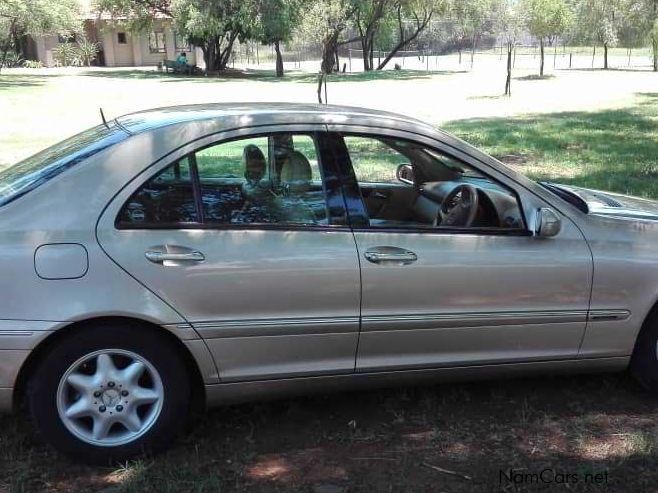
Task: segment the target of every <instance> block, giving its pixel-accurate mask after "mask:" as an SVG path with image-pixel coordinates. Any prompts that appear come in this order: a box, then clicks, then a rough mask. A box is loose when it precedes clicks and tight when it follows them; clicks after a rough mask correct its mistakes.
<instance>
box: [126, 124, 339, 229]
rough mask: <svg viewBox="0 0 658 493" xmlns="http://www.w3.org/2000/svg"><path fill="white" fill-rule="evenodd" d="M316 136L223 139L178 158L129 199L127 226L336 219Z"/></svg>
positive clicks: (319, 222) (314, 222) (300, 222)
mask: <svg viewBox="0 0 658 493" xmlns="http://www.w3.org/2000/svg"><path fill="white" fill-rule="evenodd" d="M316 149H317V147H316V142H315V138H314V136H312V135H307V134H294V135H293V134H287V133H280V134H274V135H269V136H263V137H255V138H249V139H241V140H234V141H229V142H222V143H220V144H217V145H212V146H209V147H205V148H203V149H200V150H198V151H196V152H193V153H191V154H189V155H188V156H186V157H185V158H184V159H182V160H180V161H177V162H176V163H173V164H172V165H170V166H169V167H167V168H165V169H164V170H163V171H161V172H160V173H159V174H158V175H156V176H155V177H153V178H151V179H150V180H148V181H147V182H146V183H145V184H144V185H143V186H142V187H141V188H140V189H139V190H137V191H136V192H135V193H134V194H133V195H132V196H131V197H130V199H129V200H128V201H127V202H126V204H124V206H123V208H122V209H121V212H120V213H119V217H118V218H117V225H118V226H119V227H122V228H142V227H148V228H159V227H179V226H180V227H199V226H200V225H204V226H205V227H213V226H217V227H227V226H231V225H234V226H249V225H282V226H299V225H305V226H322V225H328V224H331V221H330V218H329V214H328V212H327V205H326V199H325V197H326V193H325V187H324V180H323V177H322V173H321V163H320V160H319V155H318V152H317V150H316Z"/></svg>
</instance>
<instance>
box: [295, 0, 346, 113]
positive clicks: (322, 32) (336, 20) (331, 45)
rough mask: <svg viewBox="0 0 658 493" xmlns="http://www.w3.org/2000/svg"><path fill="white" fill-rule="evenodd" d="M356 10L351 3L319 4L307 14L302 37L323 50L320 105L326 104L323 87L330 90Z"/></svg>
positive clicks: (327, 0)
mask: <svg viewBox="0 0 658 493" xmlns="http://www.w3.org/2000/svg"><path fill="white" fill-rule="evenodd" d="M355 10H356V9H355V6H354V3H353V2H352V1H351V0H316V1H315V2H313V3H312V4H311V5H310V7H309V8H308V9H307V10H306V11H305V13H304V19H303V22H302V23H301V25H300V26H299V33H298V35H299V36H301V37H303V38H304V39H307V40H313V41H316V42H318V43H319V44H320V46H321V49H322V59H321V61H320V73H319V75H318V102H319V103H322V84H323V83H324V84H325V89H326V80H327V74H330V73H332V72H333V71H334V67H335V66H336V52H337V50H338V45H339V44H340V41H341V36H342V35H343V33H344V31H345V29H346V28H347V26H348V23H349V21H350V20H351V19H352V16H353V15H354V12H355ZM325 99H326V98H325Z"/></svg>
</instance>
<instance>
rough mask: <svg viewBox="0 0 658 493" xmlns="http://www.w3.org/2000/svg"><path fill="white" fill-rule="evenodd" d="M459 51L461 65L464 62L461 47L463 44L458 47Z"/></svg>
mask: <svg viewBox="0 0 658 493" xmlns="http://www.w3.org/2000/svg"><path fill="white" fill-rule="evenodd" d="M457 51H458V52H459V65H461V64H462V49H461V46H460V47H459V48H458V49H457Z"/></svg>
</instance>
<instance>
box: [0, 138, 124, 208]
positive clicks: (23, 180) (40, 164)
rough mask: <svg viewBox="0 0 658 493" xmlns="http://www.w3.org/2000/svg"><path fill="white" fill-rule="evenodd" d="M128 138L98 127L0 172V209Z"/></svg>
mask: <svg viewBox="0 0 658 493" xmlns="http://www.w3.org/2000/svg"><path fill="white" fill-rule="evenodd" d="M127 137H128V134H127V133H126V132H124V131H123V130H121V129H120V128H119V127H118V126H117V125H109V126H108V127H106V126H105V125H99V126H97V127H93V128H90V129H89V130H85V131H84V132H82V133H79V134H77V135H75V136H73V137H71V138H69V139H66V140H64V141H62V142H60V143H58V144H55V145H54V146H52V147H49V148H47V149H45V150H43V151H41V152H39V153H38V154H35V155H34V156H31V157H29V158H27V159H25V160H24V161H20V162H19V163H17V164H15V165H13V166H10V167H8V168H5V169H4V170H2V171H0V206H3V205H5V204H7V203H8V202H11V201H12V200H14V199H16V198H18V197H20V196H21V195H24V194H26V193H27V192H29V191H30V190H33V189H35V188H36V187H38V186H39V185H41V184H43V183H45V182H46V181H48V180H50V179H51V178H53V177H55V176H57V175H58V174H60V173H61V172H63V171H65V170H67V169H69V168H71V167H73V166H75V165H76V164H78V163H79V162H81V161H83V160H85V159H87V158H88V157H90V156H92V155H94V154H96V153H97V152H99V151H101V150H103V149H106V148H107V147H110V146H112V145H114V144H116V143H118V142H121V141H122V140H124V139H125V138H127Z"/></svg>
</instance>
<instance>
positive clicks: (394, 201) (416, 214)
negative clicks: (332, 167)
mask: <svg viewBox="0 0 658 493" xmlns="http://www.w3.org/2000/svg"><path fill="white" fill-rule="evenodd" d="M344 141H345V144H346V147H347V150H348V153H349V158H350V161H351V163H352V166H353V168H354V172H355V175H356V179H357V182H358V185H359V192H360V195H361V199H362V202H363V205H364V207H365V209H366V213H367V216H368V222H369V225H370V227H374V228H387V229H390V228H402V229H418V228H425V229H436V228H471V227H478V228H499V229H522V228H523V218H522V215H521V209H520V207H519V204H518V200H517V198H516V195H515V194H514V193H513V192H512V191H511V190H510V189H508V188H507V187H505V186H504V185H502V184H500V183H498V182H496V181H494V180H492V179H490V178H488V177H487V176H485V175H484V174H482V173H480V172H479V171H478V170H476V169H474V168H472V167H471V166H469V165H468V164H466V163H463V162H461V161H459V160H457V159H455V158H454V157H451V156H448V155H445V154H443V153H441V152H439V151H437V150H435V149H430V148H427V147H425V146H423V145H421V144H418V143H414V142H410V141H405V140H397V139H390V138H384V137H381V138H376V137H361V136H344ZM400 165H404V166H403V167H402V168H401V173H402V175H401V178H402V180H401V179H399V178H398V176H397V170H398V167H400Z"/></svg>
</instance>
